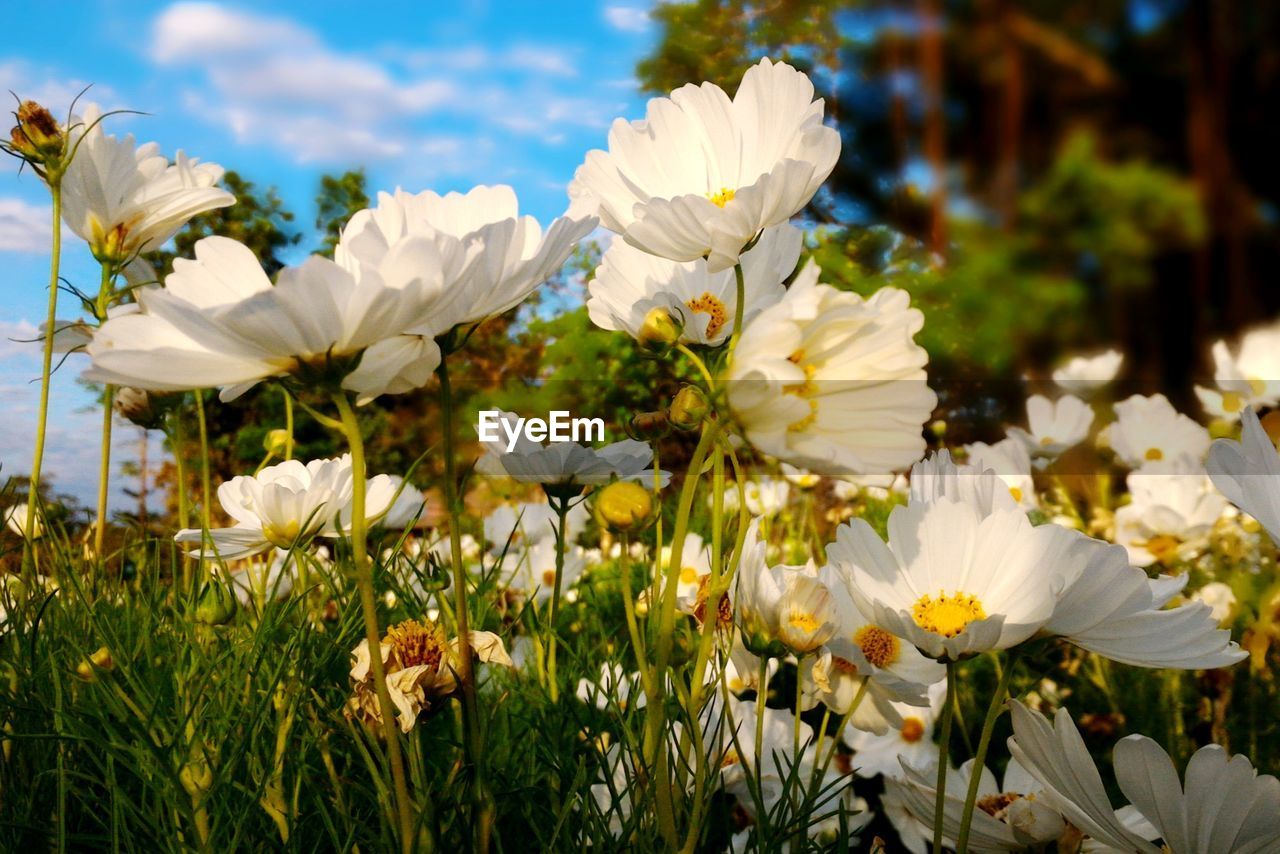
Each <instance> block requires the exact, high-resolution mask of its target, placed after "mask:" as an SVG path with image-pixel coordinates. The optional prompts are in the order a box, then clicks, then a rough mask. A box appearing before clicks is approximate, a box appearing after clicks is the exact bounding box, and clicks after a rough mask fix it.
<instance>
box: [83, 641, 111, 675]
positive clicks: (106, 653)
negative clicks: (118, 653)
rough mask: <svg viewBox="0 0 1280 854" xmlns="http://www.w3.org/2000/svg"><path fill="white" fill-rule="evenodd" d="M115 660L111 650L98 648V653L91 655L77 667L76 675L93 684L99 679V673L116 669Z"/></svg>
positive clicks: (103, 647)
mask: <svg viewBox="0 0 1280 854" xmlns="http://www.w3.org/2000/svg"><path fill="white" fill-rule="evenodd" d="M115 666H116V663H115V660H114V659H113V658H112V657H111V650H110V649H108V648H107V647H105V646H101V647H98V650H97V652H95V653H93V654H92V655H90V656H89V657H88V658H86V659H85V660H84V661H82V662H80V664H79V665H77V666H76V675H77V676H79V677H80V678H81V679H83V680H84V681H86V682H92V681H94V680H95V679H97V671H99V670H108V671H109V670H113V669H115Z"/></svg>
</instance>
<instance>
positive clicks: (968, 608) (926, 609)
mask: <svg viewBox="0 0 1280 854" xmlns="http://www.w3.org/2000/svg"><path fill="white" fill-rule="evenodd" d="M911 616H912V617H913V618H914V619H915V621H916V625H917V626H919V627H920V628H922V629H924V630H925V631H926V632H933V633H934V634H938V635H942V636H943V637H945V638H953V637H955V636H956V635H958V634H960V633H961V632H962V631H964V628H965V626H967V625H969V624H970V623H972V622H973V621H974V620H985V619H986V618H987V612H986V611H984V610H982V603H981V602H980V601H978V597H976V596H969V595H968V594H965V593H956V594H955V595H954V596H948V595H946V594H945V593H939V594H938V598H937V599H934V598H933V597H932V596H930V595H928V594H927V593H926V594H925V595H924V596H921V597H920V600H919V601H918V602H916V604H915V606H914V607H913V608H912V609H911Z"/></svg>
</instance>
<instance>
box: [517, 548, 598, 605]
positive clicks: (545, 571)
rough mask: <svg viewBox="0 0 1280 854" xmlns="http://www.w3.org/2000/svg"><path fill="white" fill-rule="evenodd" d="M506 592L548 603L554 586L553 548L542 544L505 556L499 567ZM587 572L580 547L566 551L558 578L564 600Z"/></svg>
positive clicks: (585, 556) (585, 559)
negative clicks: (504, 580)
mask: <svg viewBox="0 0 1280 854" xmlns="http://www.w3.org/2000/svg"><path fill="white" fill-rule="evenodd" d="M502 566H503V571H504V574H505V575H506V584H507V587H508V589H510V590H511V591H512V592H514V593H518V594H520V595H522V596H531V597H532V598H533V600H534V601H535V602H538V603H539V604H541V603H543V602H549V601H551V597H552V596H553V595H554V593H555V585H556V544H555V543H554V542H552V541H550V540H541V541H539V542H537V543H534V544H533V545H531V546H529V547H528V548H526V549H522V550H520V551H509V552H507V556H506V558H505V559H504V560H503V563H502ZM586 571H587V553H586V551H585V550H583V549H582V548H581V547H580V546H571V547H569V548H568V549H567V550H566V551H565V555H564V569H563V570H562V572H561V574H560V594H561V596H563V595H564V594H565V591H568V590H569V589H570V588H572V587H573V585H575V584H577V583H578V579H579V578H581V577H582V575H583V573H584V572H586Z"/></svg>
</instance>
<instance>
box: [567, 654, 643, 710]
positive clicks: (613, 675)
mask: <svg viewBox="0 0 1280 854" xmlns="http://www.w3.org/2000/svg"><path fill="white" fill-rule="evenodd" d="M576 695H577V697H578V699H579V700H581V701H582V702H584V703H588V704H590V705H593V706H595V707H596V708H597V709H599V710H600V711H604V710H605V709H607V708H609V706H610V705H611V704H613V705H615V706H616V707H617V708H619V709H627V708H634V709H643V708H644V707H645V703H646V702H647V699H648V698H646V697H645V695H644V689H643V688H642V687H641V685H640V674H639V673H638V672H628V671H627V669H626V668H625V667H623V666H622V665H621V664H619V663H618V662H616V661H614V662H609V661H606V662H603V663H602V664H601V665H600V678H599V679H596V680H594V681H593V680H591V679H586V678H583V679H579V680H578V689H577V691H576ZM633 698H634V700H633Z"/></svg>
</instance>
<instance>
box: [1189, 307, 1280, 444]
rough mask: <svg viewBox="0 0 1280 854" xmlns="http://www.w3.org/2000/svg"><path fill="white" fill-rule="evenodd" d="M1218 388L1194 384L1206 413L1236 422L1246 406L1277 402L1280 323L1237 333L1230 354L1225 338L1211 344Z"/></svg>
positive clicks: (1278, 396)
mask: <svg viewBox="0 0 1280 854" xmlns="http://www.w3.org/2000/svg"><path fill="white" fill-rule="evenodd" d="M1213 368H1214V370H1213V379H1214V382H1215V383H1216V384H1217V386H1218V387H1217V389H1210V388H1204V387H1202V386H1196V396H1197V397H1199V398H1200V403H1201V404H1202V405H1203V406H1204V409H1205V412H1208V413H1209V414H1210V415H1213V416H1215V417H1217V418H1222V419H1225V420H1227V421H1235V420H1236V419H1238V418H1239V417H1240V413H1241V412H1242V411H1243V410H1244V409H1246V408H1248V407H1259V406H1275V405H1276V403H1280V324H1272V325H1270V326H1265V327H1261V328H1258V329H1251V330H1249V331H1248V332H1245V333H1244V334H1243V335H1242V336H1240V348H1239V352H1238V353H1237V354H1235V355H1232V353H1231V351H1230V349H1228V348H1227V342H1226V341H1219V342H1217V343H1216V344H1214V345H1213Z"/></svg>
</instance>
